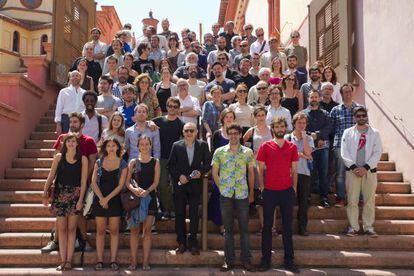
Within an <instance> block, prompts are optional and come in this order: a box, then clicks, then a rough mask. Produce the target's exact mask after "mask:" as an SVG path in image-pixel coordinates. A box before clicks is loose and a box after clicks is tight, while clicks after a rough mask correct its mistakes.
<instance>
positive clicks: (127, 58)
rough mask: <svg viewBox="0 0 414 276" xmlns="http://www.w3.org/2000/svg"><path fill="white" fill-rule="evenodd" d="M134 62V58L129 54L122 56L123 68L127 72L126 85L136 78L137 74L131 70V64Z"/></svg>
mask: <svg viewBox="0 0 414 276" xmlns="http://www.w3.org/2000/svg"><path fill="white" fill-rule="evenodd" d="M133 62H134V56H133V55H132V54H131V53H127V54H125V55H124V66H125V67H126V68H127V69H128V71H129V76H128V80H127V82H128V83H133V82H134V80H135V78H136V77H137V76H138V72H137V71H135V70H134V69H132V63H133Z"/></svg>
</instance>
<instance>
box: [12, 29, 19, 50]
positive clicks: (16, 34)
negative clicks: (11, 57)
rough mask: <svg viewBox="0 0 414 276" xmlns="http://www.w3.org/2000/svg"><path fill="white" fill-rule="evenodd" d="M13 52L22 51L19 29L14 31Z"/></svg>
mask: <svg viewBox="0 0 414 276" xmlns="http://www.w3.org/2000/svg"><path fill="white" fill-rule="evenodd" d="M12 50H13V52H20V34H19V32H18V31H14V32H13V48H12Z"/></svg>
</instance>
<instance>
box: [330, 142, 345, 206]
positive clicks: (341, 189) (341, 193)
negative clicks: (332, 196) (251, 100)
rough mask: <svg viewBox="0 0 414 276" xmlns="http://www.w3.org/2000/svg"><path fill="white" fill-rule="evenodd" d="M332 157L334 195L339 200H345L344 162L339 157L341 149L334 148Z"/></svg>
mask: <svg viewBox="0 0 414 276" xmlns="http://www.w3.org/2000/svg"><path fill="white" fill-rule="evenodd" d="M333 151H334V159H335V164H336V166H335V167H336V195H337V197H338V199H339V200H345V169H346V167H345V163H344V160H342V157H341V149H340V148H334V149H333Z"/></svg>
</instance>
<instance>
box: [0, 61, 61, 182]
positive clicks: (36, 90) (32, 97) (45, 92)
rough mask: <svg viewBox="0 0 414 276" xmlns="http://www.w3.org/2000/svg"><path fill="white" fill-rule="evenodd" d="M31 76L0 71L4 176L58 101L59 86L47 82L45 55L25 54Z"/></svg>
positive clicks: (0, 168) (0, 149)
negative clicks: (53, 104) (20, 150)
mask: <svg viewBox="0 0 414 276" xmlns="http://www.w3.org/2000/svg"><path fill="white" fill-rule="evenodd" d="M23 59H24V60H25V65H26V66H27V67H28V76H27V77H26V76H24V75H23V74H18V73H10V74H0V129H1V133H2V135H1V143H0V153H1V159H0V178H3V177H4V170H5V169H6V168H10V167H11V164H12V161H13V158H15V157H17V153H18V150H19V149H21V148H23V147H24V145H25V140H26V139H29V137H30V133H31V132H32V131H33V130H34V128H35V126H36V125H37V124H38V123H39V120H40V117H42V116H43V115H44V114H45V112H46V111H47V110H48V109H49V106H50V105H51V104H52V103H54V102H55V99H56V95H57V91H58V90H57V88H56V87H53V86H50V85H47V84H46V78H47V75H48V71H49V67H48V63H47V62H46V61H45V57H44V56H38V57H28V58H27V59H26V58H23Z"/></svg>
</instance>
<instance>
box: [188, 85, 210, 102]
mask: <svg viewBox="0 0 414 276" xmlns="http://www.w3.org/2000/svg"><path fill="white" fill-rule="evenodd" d="M205 86H206V83H205V82H204V81H199V80H197V82H196V84H188V93H189V94H190V95H191V96H193V97H196V98H197V99H198V102H199V103H201V100H202V98H203V94H204V87H205Z"/></svg>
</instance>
